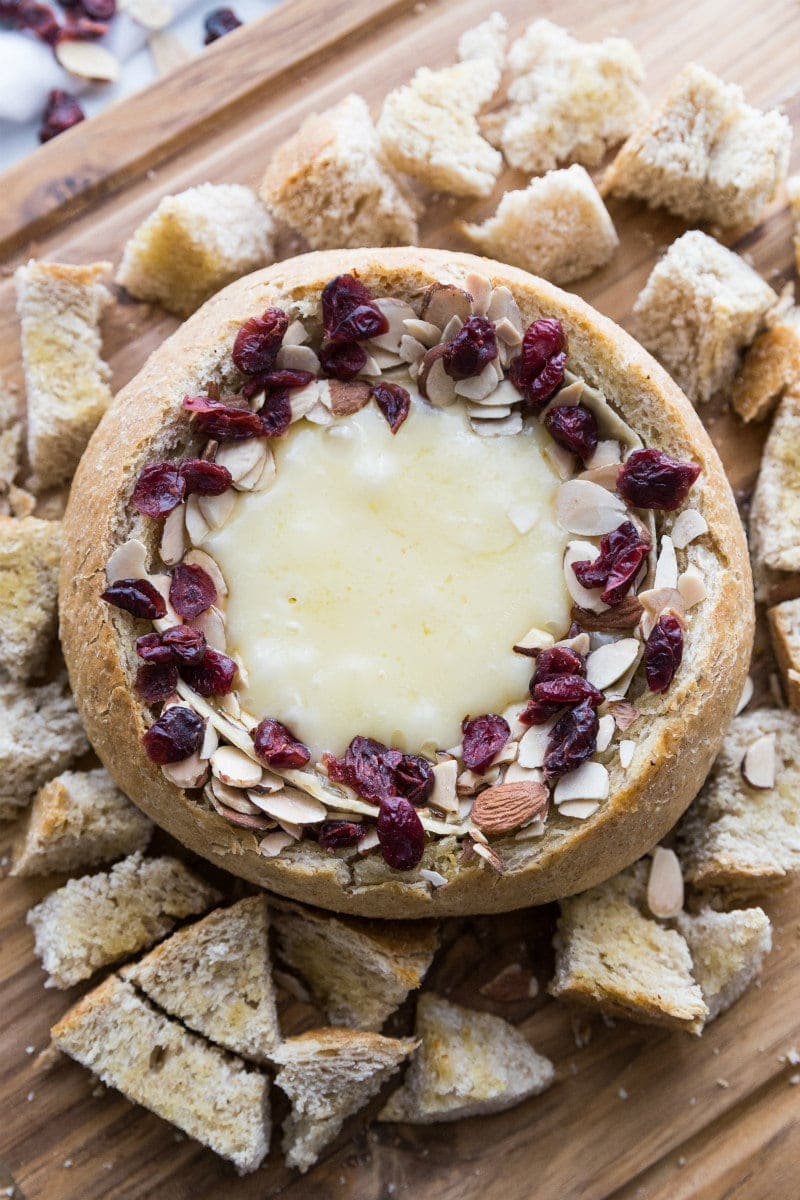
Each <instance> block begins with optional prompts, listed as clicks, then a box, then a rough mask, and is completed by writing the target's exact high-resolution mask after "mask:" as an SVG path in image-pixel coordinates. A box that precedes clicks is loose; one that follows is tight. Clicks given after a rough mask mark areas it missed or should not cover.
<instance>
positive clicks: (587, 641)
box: [556, 631, 592, 658]
mask: <svg viewBox="0 0 800 1200" xmlns="http://www.w3.org/2000/svg"><path fill="white" fill-rule="evenodd" d="M556 645H557V646H564V647H566V649H567V650H574V651H575V653H576V654H581V655H583V657H584V658H585V657H586V655H587V654H588V653H589V650H590V649H591V645H592V642H591V638H590V637H589V635H588V633H584V632H583V631H581V632H580V633H576V634H575V637H571V638H562V639H561V641H559V642H556Z"/></svg>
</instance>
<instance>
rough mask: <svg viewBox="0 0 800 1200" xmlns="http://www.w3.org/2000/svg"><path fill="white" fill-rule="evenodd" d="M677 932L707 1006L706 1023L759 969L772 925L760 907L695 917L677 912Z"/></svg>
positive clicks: (708, 910)
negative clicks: (683, 943) (690, 961)
mask: <svg viewBox="0 0 800 1200" xmlns="http://www.w3.org/2000/svg"><path fill="white" fill-rule="evenodd" d="M676 924H677V926H678V932H679V933H680V934H681V936H682V937H683V938H685V940H686V943H687V945H688V947H689V950H690V951H691V955H692V963H693V974H694V977H695V979H696V980H697V982H698V983H699V984H700V990H701V991H702V993H703V999H704V1000H705V1002H706V1004H707V1005H708V1017H707V1018H706V1022H708V1021H713V1020H715V1018H716V1017H718V1016H719V1014H720V1013H722V1012H725V1010H726V1009H727V1008H730V1006H731V1005H732V1004H734V1003H735V1002H736V1001H737V1000H738V999H739V997H740V996H741V995H743V994H744V992H745V991H746V990H747V988H749V986H750V984H751V983H752V982H753V980H754V979H755V978H756V976H757V975H758V973H759V971H760V970H761V964H762V963H763V961H764V958H765V957H766V955H767V954H769V952H770V950H771V949H772V925H771V924H770V919H769V917H768V916H767V914H766V913H765V912H764V910H763V908H740V909H735V910H734V911H733V912H716V911H715V910H714V909H713V908H704V909H703V910H702V911H701V912H699V913H698V914H697V915H696V916H690V915H689V914H688V913H681V914H680V916H679V917H678V918H677V922H676Z"/></svg>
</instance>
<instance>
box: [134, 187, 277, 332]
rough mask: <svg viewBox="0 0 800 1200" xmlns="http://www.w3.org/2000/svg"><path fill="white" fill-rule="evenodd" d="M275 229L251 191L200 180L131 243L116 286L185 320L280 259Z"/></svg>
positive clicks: (169, 199) (165, 204)
mask: <svg viewBox="0 0 800 1200" xmlns="http://www.w3.org/2000/svg"><path fill="white" fill-rule="evenodd" d="M274 232H275V230H274V225H273V221H272V218H271V216H270V214H269V213H268V212H267V210H266V209H265V208H264V206H263V204H262V203H261V202H260V200H259V199H258V197H257V196H256V195H255V193H254V192H253V191H251V189H250V188H246V187H242V186H241V185H240V184H235V183H201V184H199V186H197V187H191V188H187V190H186V191H185V192H179V193H178V194H177V195H175V196H165V197H164V199H163V200H162V201H161V203H160V204H159V205H158V208H157V209H156V210H155V212H153V213H151V214H150V216H149V217H148V218H147V219H146V220H145V221H143V222H142V224H141V225H140V226H139V227H138V229H137V230H136V231H135V232H134V234H133V235H132V237H131V238H130V239H129V240H128V241H127V242H126V244H125V249H124V251H123V253H122V262H121V263H120V265H119V270H118V271H117V283H121V284H122V286H123V287H124V288H125V290H126V291H128V292H130V294H131V295H132V296H135V297H136V298H137V299H138V300H150V301H153V302H155V303H156V304H160V305H161V306H162V307H163V308H166V309H167V310H168V311H169V312H172V313H177V315H178V316H181V317H185V316H188V315H189V313H192V312H194V310H195V309H196V308H199V307H200V305H201V304H202V303H203V301H204V300H207V299H208V297H209V296H211V295H213V294H214V292H218V291H219V289H220V288H222V287H225V285H226V284H228V283H231V282H232V281H233V280H234V279H239V278H240V277H241V276H242V275H247V274H249V273H250V271H255V270H257V269H258V268H259V267H266V266H268V264H269V263H271V262H273V261H274V258H275V248H274V244H273V238H274Z"/></svg>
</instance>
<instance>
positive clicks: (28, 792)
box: [0, 674, 89, 821]
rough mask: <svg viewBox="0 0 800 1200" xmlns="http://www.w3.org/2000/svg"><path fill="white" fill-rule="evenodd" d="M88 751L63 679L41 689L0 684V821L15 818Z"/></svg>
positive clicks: (78, 719) (6, 683)
mask: <svg viewBox="0 0 800 1200" xmlns="http://www.w3.org/2000/svg"><path fill="white" fill-rule="evenodd" d="M88 749H89V743H88V741H87V739H86V734H85V733H84V732H83V726H82V725H81V721H80V717H79V716H78V713H77V710H76V708H75V701H74V700H73V699H72V693H71V692H70V690H69V684H68V682H67V677H66V674H64V675H61V676H59V678H58V679H56V680H54V682H52V683H45V684H43V685H42V686H41V687H23V686H22V685H21V684H18V683H13V682H8V681H0V820H1V821H8V820H13V819H14V818H15V817H18V816H19V815H20V813H21V812H22V811H23V810H24V809H25V808H27V806H28V804H29V802H30V800H31V798H32V797H33V796H34V794H35V793H36V792H37V791H38V790H39V788H40V787H41V786H42V784H43V783H46V782H47V781H48V779H52V778H53V776H54V775H58V773H59V771H65V770H66V769H67V767H69V766H71V765H72V764H73V763H74V762H75V760H76V759H78V758H80V756H81V755H82V754H86V753H87V751H88Z"/></svg>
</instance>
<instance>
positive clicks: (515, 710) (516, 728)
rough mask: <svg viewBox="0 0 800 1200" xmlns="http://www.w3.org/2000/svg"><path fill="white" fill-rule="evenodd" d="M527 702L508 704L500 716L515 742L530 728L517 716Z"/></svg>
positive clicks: (458, 756) (459, 752)
mask: <svg viewBox="0 0 800 1200" xmlns="http://www.w3.org/2000/svg"><path fill="white" fill-rule="evenodd" d="M526 704H527V700H518V701H517V702H516V703H515V704H509V706H508V708H507V709H506V710H505V711H504V712H503V713H502V714H501V715H502V717H503V720H504V721H505V722H506V724H507V725H508V728H509V729H510V730H511V737H512V738H513V739H514V741H515V742H518V741H519V740H520V738H521V737H522V736H523V734H525V733H527V731H528V729H529V728H530V726H528V725H526V724H524V722H522V721H520V719H519V714H520V713H521V712H523V711H524V709H525V705H526ZM455 757H456V758H460V757H461V747H460V746H459V747H458V754H456V756H455Z"/></svg>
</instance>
